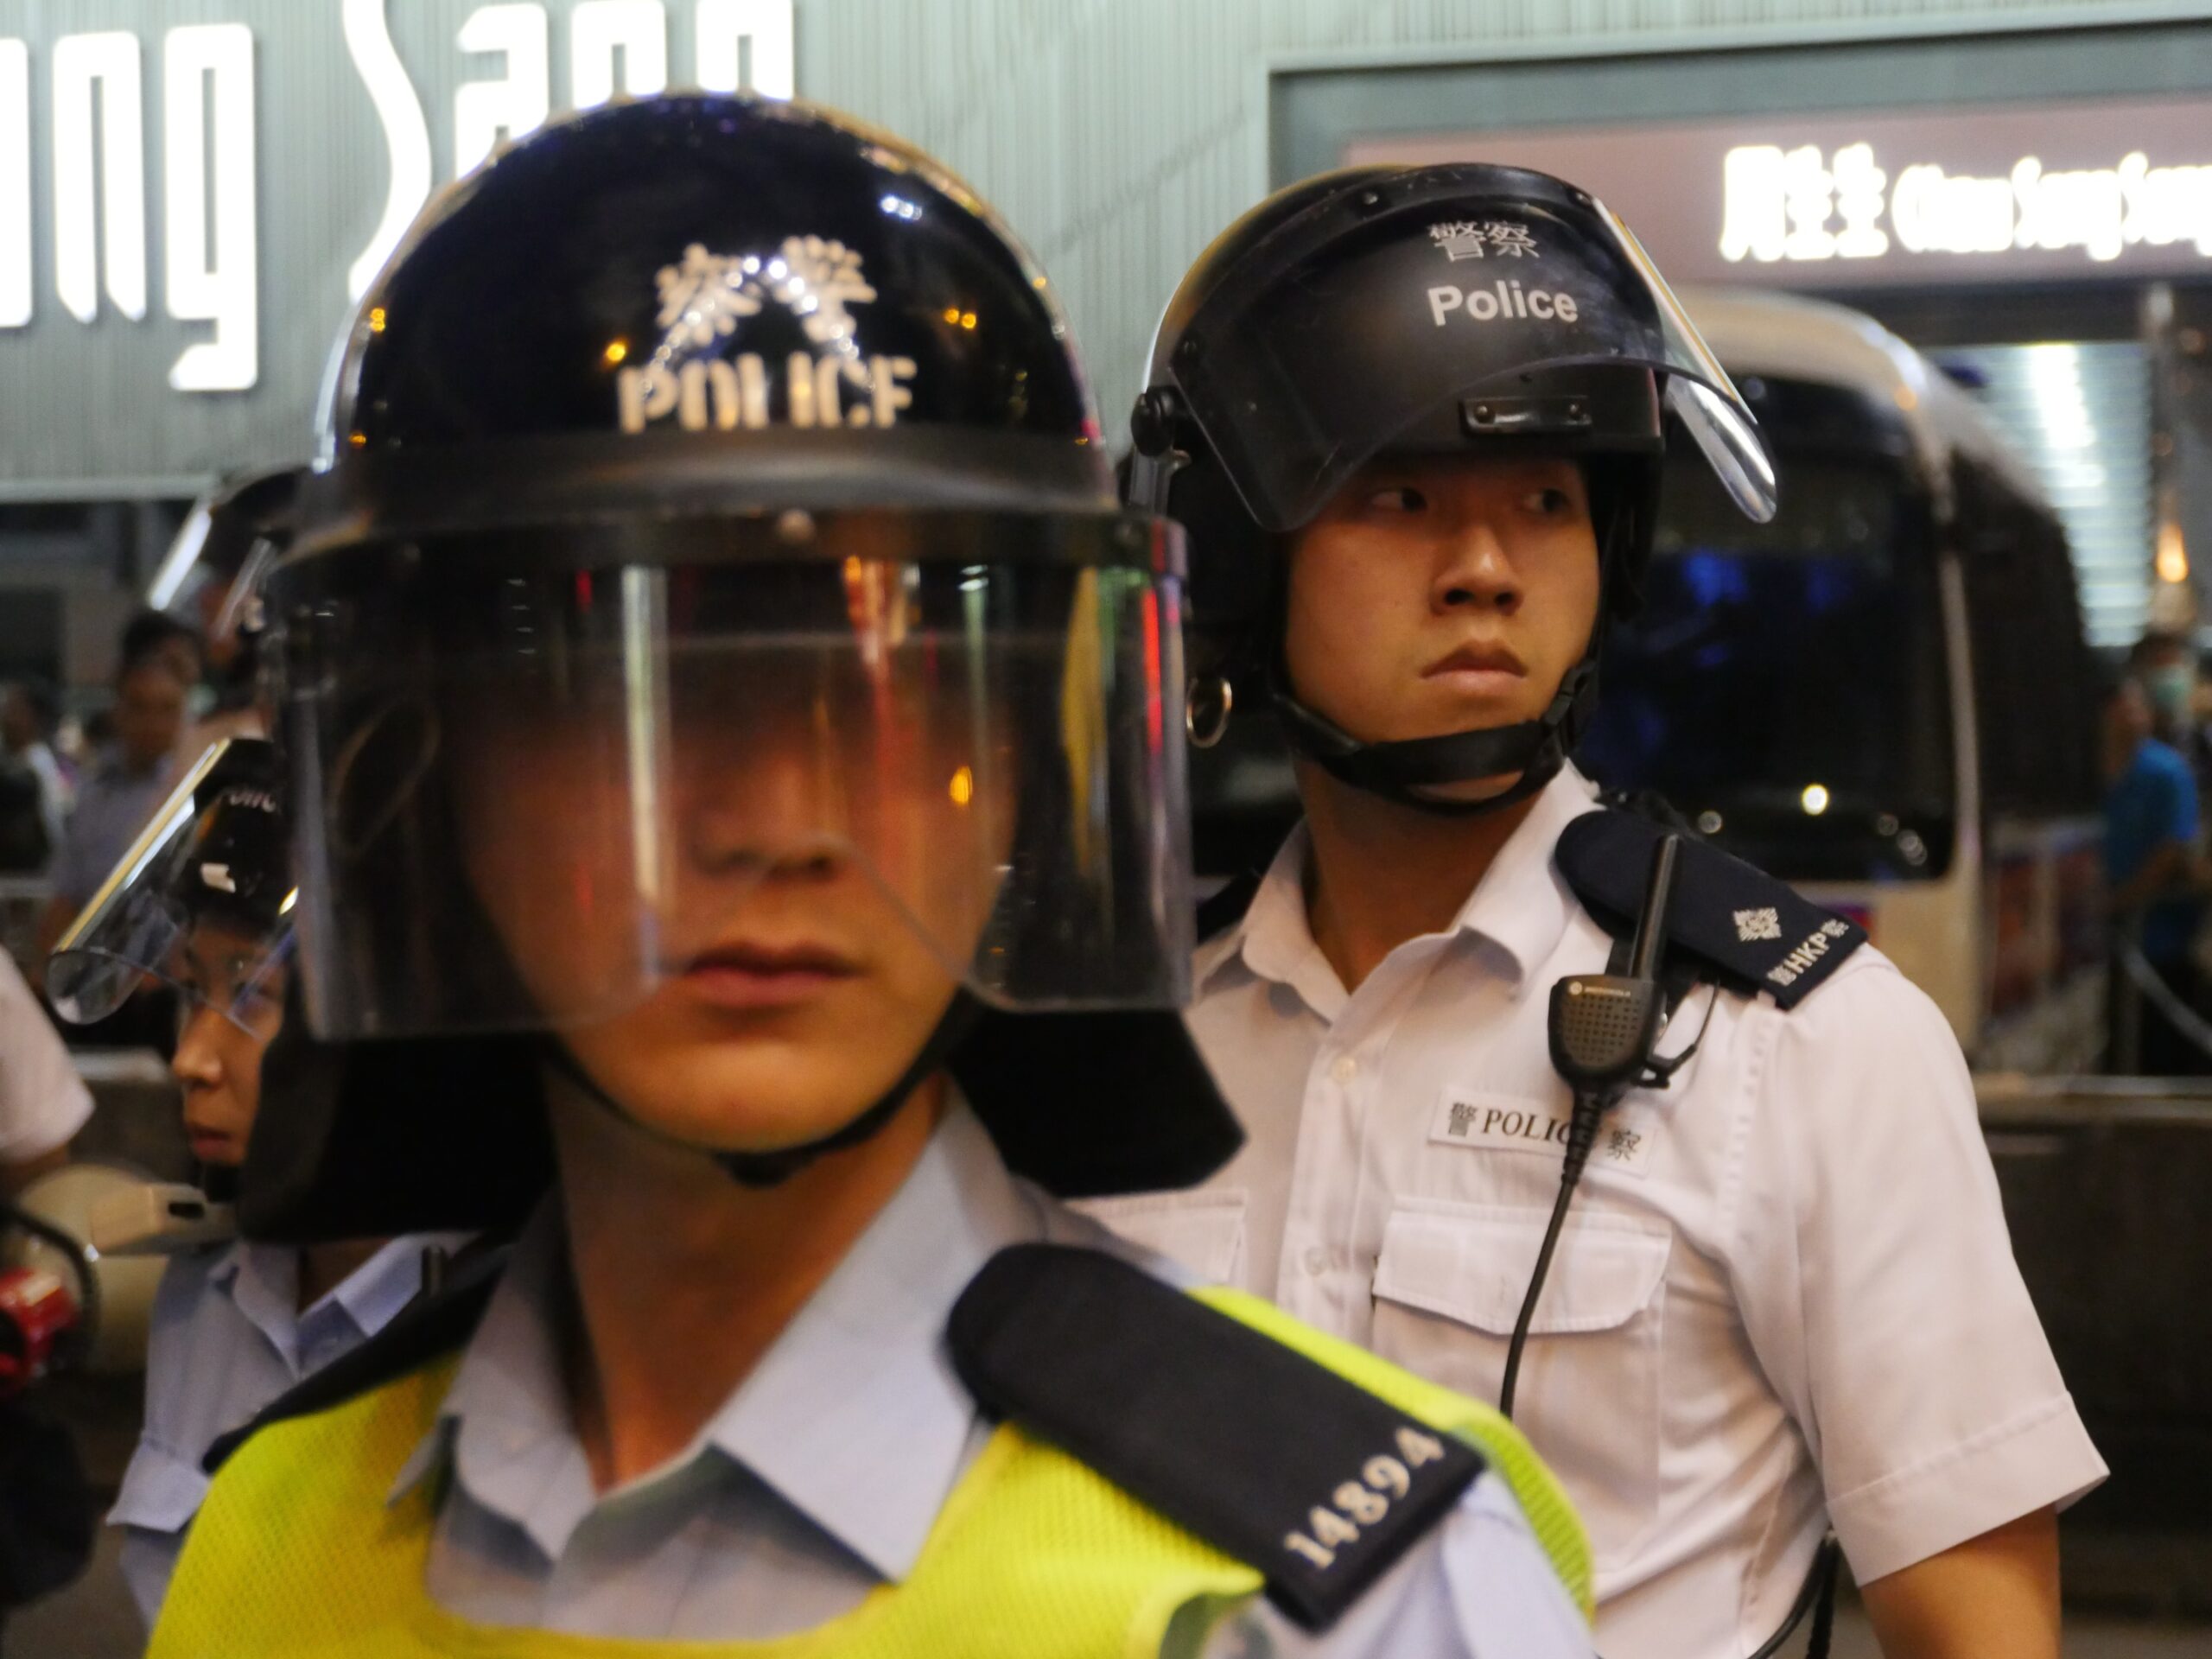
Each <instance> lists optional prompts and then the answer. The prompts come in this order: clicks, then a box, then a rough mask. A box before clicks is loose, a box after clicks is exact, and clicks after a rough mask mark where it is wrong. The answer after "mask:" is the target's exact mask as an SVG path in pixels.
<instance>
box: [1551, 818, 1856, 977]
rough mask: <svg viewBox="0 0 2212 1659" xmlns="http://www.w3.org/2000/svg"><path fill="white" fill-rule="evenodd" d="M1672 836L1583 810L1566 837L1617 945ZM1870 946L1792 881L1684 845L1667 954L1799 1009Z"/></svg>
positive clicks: (1638, 821) (1564, 857) (1590, 900)
mask: <svg viewBox="0 0 2212 1659" xmlns="http://www.w3.org/2000/svg"><path fill="white" fill-rule="evenodd" d="M1666 833H1667V829H1666V827H1665V826H1664V825H1662V824H1659V823H1654V822H1652V821H1651V820H1650V819H1649V818H1646V817H1639V816H1638V815H1637V814H1635V813H1632V812H1620V811H1613V810H1606V811H1601V812H1589V813H1585V814H1584V815H1583V816H1582V817H1579V818H1577V819H1575V820H1574V822H1573V823H1570V824H1569V825H1567V829H1566V832H1565V833H1564V834H1563V835H1561V836H1560V838H1559V847H1558V849H1557V850H1556V851H1555V852H1554V855H1553V856H1554V860H1555V861H1556V862H1557V863H1558V865H1559V872H1560V875H1562V876H1563V877H1565V878H1566V880H1567V886H1568V887H1571V888H1573V891H1574V896H1575V897H1576V898H1577V899H1580V900H1581V901H1582V906H1583V908H1584V909H1586V910H1587V911H1588V912H1590V914H1591V915H1592V917H1593V918H1595V919H1596V920H1597V922H1598V923H1599V925H1600V926H1602V927H1604V928H1605V931H1607V932H1609V933H1611V934H1612V935H1614V936H1615V937H1616V938H1620V937H1623V936H1624V935H1625V934H1627V933H1628V932H1629V931H1630V930H1631V929H1632V928H1633V927H1634V926H1635V925H1636V916H1637V911H1638V910H1640V909H1641V908H1642V907H1643V883H1644V880H1645V879H1646V877H1647V875H1648V874H1649V870H1650V868H1651V849H1652V845H1653V843H1654V842H1656V841H1657V840H1658V839H1659V837H1660V836H1663V835H1665V834H1666ZM1667 944H1668V949H1669V951H1670V952H1674V953H1679V954H1681V955H1684V956H1688V957H1692V958H1694V960H1695V962H1696V963H1697V965H1698V966H1699V967H1700V968H1701V969H1704V970H1706V972H1707V973H1708V974H1710V975H1711V976H1712V977H1713V978H1714V979H1716V980H1718V981H1719V982H1720V983H1721V984H1723V985H1726V986H1727V987H1728V988H1730V989H1732V990H1738V991H1741V992H1743V993H1745V995H1758V994H1763V995H1767V996H1770V997H1772V998H1773V999H1774V1001H1775V1003H1776V1004H1777V1006H1778V1007H1783V1008H1785V1009H1788V1008H1794V1007H1796V1006H1797V1005H1798V1004H1799V1003H1800V1002H1802V1001H1804V1000H1805V999H1806V998H1807V997H1808V996H1809V995H1812V994H1813V992H1815V990H1818V989H1819V988H1820V987H1821V984H1822V983H1823V982H1825V981H1826V980H1827V977H1828V976H1829V975H1831V974H1833V973H1834V972H1835V970H1836V969H1838V968H1840V967H1841V966H1842V965H1843V963H1844V959H1845V958H1846V957H1849V956H1850V955H1851V953H1852V952H1853V951H1854V950H1858V949H1859V946H1861V945H1862V944H1866V929H1865V928H1863V927H1860V926H1859V925H1857V924H1855V923H1853V922H1848V921H1846V920H1845V919H1844V918H1842V917H1840V916H1837V915H1835V914H1834V913H1833V912H1828V911H1826V910H1823V909H1821V907H1820V906H1818V905H1816V904H1815V903H1813V901H1812V900H1811V899H1807V898H1805V897H1803V896H1802V894H1800V893H1798V892H1797V891H1796V888H1794V887H1790V886H1789V883H1788V882H1786V881H1782V880H1777V878H1775V877H1773V876H1771V875H1769V874H1767V873H1766V872H1765V871H1764V870H1762V869H1759V868H1757V867H1756V866H1754V865H1750V864H1746V863H1745V862H1744V861H1743V860H1742V859H1740V858H1737V857H1734V856H1732V855H1730V854H1727V853H1724V852H1722V851H1721V850H1720V849H1719V848H1718V847H1715V846H1713V845H1712V844H1711V843H1710V842H1700V841H1692V840H1689V839H1688V838H1685V839H1684V840H1683V842H1682V843H1681V861H1680V863H1679V864H1678V866H1677V868H1676V870H1675V894H1674V900H1673V902H1672V904H1670V905H1669V907H1668V911H1667Z"/></svg>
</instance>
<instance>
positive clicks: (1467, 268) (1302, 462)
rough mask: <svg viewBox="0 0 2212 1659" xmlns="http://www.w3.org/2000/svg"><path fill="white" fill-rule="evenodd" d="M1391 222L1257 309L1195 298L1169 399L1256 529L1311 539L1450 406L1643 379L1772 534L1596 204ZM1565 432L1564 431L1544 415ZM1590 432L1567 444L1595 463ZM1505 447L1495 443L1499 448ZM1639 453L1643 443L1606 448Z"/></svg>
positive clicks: (1747, 476)
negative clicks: (1378, 458)
mask: <svg viewBox="0 0 2212 1659" xmlns="http://www.w3.org/2000/svg"><path fill="white" fill-rule="evenodd" d="M1465 212H1466V213H1467V214H1468V215H1469V216H1468V217H1465V218H1462V217H1457V216H1455V215H1454V214H1453V213H1452V212H1451V211H1449V210H1448V209H1446V208H1432V209H1429V210H1427V211H1425V212H1422V213H1399V214H1395V215H1392V216H1390V217H1389V218H1387V219H1379V220H1377V221H1376V222H1375V223H1374V224H1372V225H1370V226H1365V227H1363V229H1362V230H1360V231H1359V232H1357V233H1356V235H1355V236H1354V237H1353V238H1347V239H1346V241H1345V242H1344V243H1342V244H1338V245H1332V247H1331V248H1330V250H1329V251H1328V257H1327V258H1326V260H1325V261H1324V260H1319V259H1316V260H1314V261H1313V262H1312V263H1311V264H1310V266H1309V268H1307V269H1306V270H1303V271H1302V272H1294V273H1293V274H1292V275H1291V276H1290V277H1286V278H1284V279H1283V280H1281V281H1278V282H1275V283H1269V284H1267V285H1265V286H1264V288H1263V289H1262V291H1261V292H1260V293H1259V294H1257V295H1256V296H1246V295H1245V294H1243V293H1241V292H1235V291H1224V292H1221V293H1218V294H1217V295H1215V296H1210V297H1209V298H1208V299H1207V300H1206V301H1205V303H1204V305H1203V306H1202V307H1201V308H1200V310H1199V312H1198V315H1197V316H1196V317H1194V318H1193V320H1192V323H1191V326H1190V327H1189V329H1188V330H1187V331H1186V334H1185V338H1184V340H1183V341H1182V342H1181V344H1180V346H1179V347H1178V350H1177V352H1176V353H1175V355H1174V357H1173V361H1172V367H1173V374H1174V378H1175V380H1176V384H1177V385H1178V386H1179V388H1180V390H1181V391H1182V393H1183V396H1184V397H1185V400H1186V402H1187V404H1188V405H1189V408H1190V410H1191V413H1192V416H1194V417H1195V418H1196V419H1197V421H1198V423H1199V425H1200V427H1201V428H1202V429H1204V431H1205V435H1206V438H1207V441H1208V442H1209V443H1211V446H1212V447H1213V449H1214V451H1215V453H1216V454H1217V456H1218V457H1219V458H1220V461H1221V463H1222V466H1223V467H1224V471H1225V472H1226V473H1227V474H1228V476H1229V478H1230V481H1231V482H1232V483H1233V484H1234V485H1235V486H1236V490H1237V492H1238V493H1239V495H1240V496H1241V497H1242V498H1243V501H1244V505H1246V507H1247V508H1249V510H1250V512H1251V513H1252V515H1253V517H1254V518H1255V520H1257V522H1258V523H1259V524H1261V525H1262V527H1264V528H1266V529H1268V530H1272V531H1277V532H1287V531H1293V530H1295V529H1297V528H1298V527H1299V526H1300V525H1302V524H1306V523H1308V522H1310V521H1311V520H1312V518H1313V516H1314V515H1315V514H1316V513H1318V512H1319V511H1320V510H1321V508H1322V507H1323V506H1324V505H1325V504H1326V503H1327V502H1328V500H1329V499H1330V498H1331V497H1332V496H1333V495H1334V494H1335V493H1337V492H1338V490H1339V489H1340V488H1342V487H1343V486H1344V484H1345V483H1346V482H1348V481H1349V480H1350V479H1351V475H1352V474H1354V473H1355V472H1356V471H1357V469H1358V468H1359V467H1360V466H1361V465H1362V464H1363V463H1364V462H1365V461H1368V460H1369V459H1370V458H1371V457H1372V456H1374V455H1376V454H1379V453H1382V452H1383V451H1384V450H1386V449H1388V448H1389V447H1390V445H1391V443H1392V442H1393V441H1394V440H1395V439H1396V438H1398V437H1399V435H1401V434H1402V433H1404V432H1406V431H1407V430H1408V429H1410V428H1412V427H1414V425H1415V424H1416V423H1421V422H1424V421H1427V420H1428V419H1430V418H1431V417H1433V416H1434V415H1435V414H1436V412H1437V411H1438V410H1444V409H1448V408H1451V407H1452V406H1454V405H1455V404H1456V405H1457V406H1458V407H1459V410H1461V411H1463V414H1464V415H1465V418H1466V422H1467V425H1466V431H1467V435H1470V436H1474V435H1478V410H1479V406H1480V404H1482V403H1483V402H1484V401H1485V400H1487V399H1493V398H1498V397H1515V396H1516V395H1518V394H1520V393H1521V392H1522V391H1526V390H1527V389H1529V387H1530V386H1531V385H1533V384H1535V383H1537V382H1539V381H1540V380H1541V378H1544V377H1548V376H1551V375H1554V373H1556V372H1562V371H1572V372H1588V371H1606V370H1621V371H1632V372H1637V373H1638V374H1644V373H1649V374H1656V375H1657V376H1659V377H1661V378H1662V379H1663V381H1664V383H1665V385H1666V398H1667V404H1668V407H1669V409H1670V410H1672V411H1673V412H1674V413H1675V415H1676V416H1678V417H1680V419H1681V422H1682V424H1683V425H1684V427H1685V428H1686V429H1688V432H1689V434H1690V435H1691V437H1692V438H1693V440H1694V442H1696V444H1697V446H1698V448H1699V451H1700V453H1701V454H1703V455H1704V456H1705V458H1706V460H1707V462H1708V463H1709V464H1710V465H1711V466H1712V467H1713V472H1714V474H1716V475H1717V476H1718V477H1719V480H1720V482H1721V484H1722V486H1724V487H1725V488H1726V491H1727V492H1728V494H1729V496H1730V498H1731V499H1732V500H1733V501H1734V502H1735V503H1736V505H1737V506H1738V507H1739V508H1740V509H1741V510H1742V511H1743V512H1744V513H1745V516H1746V517H1748V518H1751V519H1753V520H1754V521H1756V522H1758V523H1764V522H1765V521H1766V520H1767V519H1769V518H1772V517H1773V515H1774V509H1775V480H1774V467H1773V464H1772V462H1771V461H1770V460H1769V458H1768V456H1767V453H1766V448H1765V445H1764V442H1762V441H1761V439H1760V437H1759V435H1758V423H1757V422H1756V421H1755V420H1754V419H1753V417H1752V416H1751V410H1749V408H1748V407H1746V406H1745V403H1744V401H1743V398H1742V397H1741V396H1740V395H1738V392H1737V391H1736V388H1735V385H1734V384H1733V383H1732V381H1731V380H1730V379H1729V378H1728V375H1727V372H1726V371H1725V370H1724V369H1722V367H1721V366H1720V364H1719V361H1718V360H1717V359H1715V358H1714V357H1713V353H1712V350H1711V349H1710V348H1709V347H1708V346H1707V345H1706V343H1705V341H1704V340H1703V339H1702V338H1701V337H1700V335H1699V334H1698V331H1697V328H1696V327H1695V325H1694V324H1693V323H1692V322H1691V321H1690V320H1689V317H1688V315H1687V314H1686V313H1685V312H1684V311H1683V310H1682V308H1681V302H1679V301H1677V300H1676V299H1675V296H1674V293H1673V291H1672V290H1671V289H1669V288H1668V286H1667V283H1666V281H1665V279H1664V278H1663V277H1661V276H1660V274H1659V272H1658V270H1657V269H1656V267H1655V266H1654V265H1653V264H1652V263H1651V260H1650V258H1649V256H1648V255H1647V254H1645V252H1644V251H1643V247H1642V246H1641V245H1639V244H1638V243H1637V240H1636V238H1635V236H1634V234H1633V233H1632V232H1630V230H1629V228H1628V227H1627V226H1625V225H1624V224H1623V223H1622V222H1621V221H1620V220H1619V219H1618V218H1616V217H1615V216H1614V215H1613V214H1612V213H1611V212H1610V211H1608V210H1607V209H1606V208H1605V207H1604V205H1603V204H1602V203H1598V202H1594V201H1593V202H1592V203H1591V204H1590V206H1589V208H1588V210H1587V211H1586V212H1579V213H1574V214H1573V215H1565V214H1561V213H1555V212H1554V211H1553V210H1552V209H1550V208H1548V207H1542V206H1540V205H1538V204H1535V203H1528V204H1522V203H1514V202H1484V203H1478V204H1474V205H1471V206H1470V207H1467V208H1466V209H1465ZM1553 413H1554V416H1557V417H1559V418H1558V419H1557V420H1555V422H1554V429H1557V427H1558V426H1559V425H1561V424H1563V425H1565V426H1566V427H1567V428H1568V429H1570V431H1571V428H1572V423H1573V418H1574V416H1573V414H1572V413H1571V412H1567V411H1554V412H1553ZM1608 439H1609V435H1608V434H1607V433H1605V432H1604V431H1602V430H1600V429H1598V428H1597V427H1596V426H1594V425H1593V426H1592V428H1591V429H1590V430H1588V431H1587V432H1586V433H1583V434H1580V435H1575V436H1574V437H1573V444H1574V447H1576V448H1584V449H1589V448H1605V445H1606V443H1607V442H1608ZM1507 441H1510V439H1508V440H1507ZM1620 441H1621V442H1623V443H1624V445H1634V446H1638V447H1640V446H1641V444H1642V443H1643V442H1648V435H1646V434H1643V433H1636V434H1623V435H1620Z"/></svg>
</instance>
